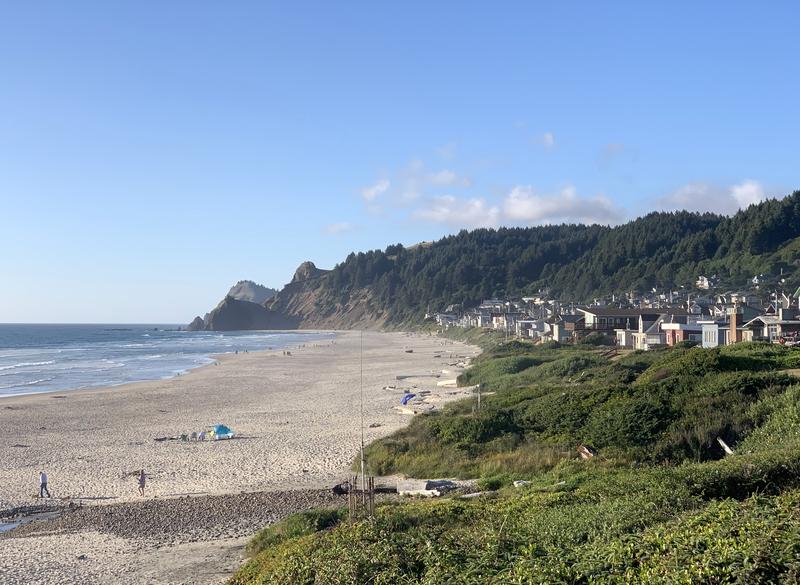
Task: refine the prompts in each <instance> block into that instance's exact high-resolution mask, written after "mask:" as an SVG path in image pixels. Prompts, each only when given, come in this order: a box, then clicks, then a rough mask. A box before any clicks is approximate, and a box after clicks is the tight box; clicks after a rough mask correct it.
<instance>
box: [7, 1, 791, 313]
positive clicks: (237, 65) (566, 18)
mask: <svg viewBox="0 0 800 585" xmlns="http://www.w3.org/2000/svg"><path fill="white" fill-rule="evenodd" d="M34 4H35V7H34ZM114 4H115V6H114V7H113V8H111V7H110V5H109V4H108V3H101V2H96V3H89V2H70V3H64V2H52V3H47V2H38V3H18V5H17V6H16V7H12V6H11V5H10V4H7V5H5V6H4V7H3V10H2V18H0V51H1V52H2V55H3V59H2V61H0V226H1V229H0V246H1V249H2V250H3V262H2V269H0V274H1V275H2V280H0V322H188V321H189V320H190V319H191V318H192V317H193V316H194V315H195V314H198V313H201V314H202V313H203V312H205V311H206V310H208V309H209V308H210V307H211V306H213V305H214V304H215V303H216V302H217V301H218V300H219V299H220V298H221V297H222V295H223V294H224V292H225V291H226V290H227V288H228V287H229V286H230V285H231V284H233V283H234V282H235V281H237V280H239V279H242V278H249V279H253V280H256V281H258V282H262V283H264V284H267V285H270V286H276V287H279V286H281V285H282V284H284V283H285V282H287V281H288V280H289V279H290V278H291V275H292V272H293V270H294V268H295V267H296V266H297V265H298V264H299V263H300V262H302V261H303V260H313V261H314V262H315V263H317V265H318V266H321V267H331V266H332V265H333V264H335V263H336V262H337V261H339V260H342V259H343V258H344V257H345V256H346V255H347V254H348V253H349V252H350V251H353V250H366V249H371V248H383V247H385V246H386V245H387V244H390V243H396V242H401V243H404V244H412V243H415V242H418V241H421V240H431V239H436V238H439V237H441V236H443V235H445V234H448V233H453V232H456V231H458V230H459V229H461V228H464V227H466V228H472V227H477V226H490V227H492V226H498V225H537V224H541V223H551V222H562V221H569V222H579V221H583V222H591V221H597V222H600V223H612V224H613V223H619V222H622V221H625V220H627V219H631V218H633V217H636V216H637V215H641V214H643V213H646V212H648V211H650V210H653V209H675V208H682V207H685V208H690V209H698V210H717V211H720V212H725V213H730V212H732V211H735V209H737V208H738V207H739V206H741V205H747V204H748V203H750V202H753V201H757V200H759V199H763V198H764V197H769V196H779V195H782V194H785V193H787V192H790V191H792V190H794V189H797V188H800V181H798V176H797V175H798V169H800V164H798V163H800V156H798V155H799V154H800V147H798V137H800V107H799V106H798V96H800V91H799V90H800V58H798V57H799V56H798V49H797V42H796V30H797V22H798V17H800V8H798V5H797V4H796V3H793V2H784V3H781V2H775V3H770V5H769V8H768V9H767V7H765V6H764V5H761V6H758V5H757V3H753V2H724V3H723V2H707V3H698V2H670V3H658V4H657V5H656V4H655V3H642V2H629V3H621V2H619V3H591V4H590V3H547V4H545V3H533V2H519V3H512V2H509V3H493V4H491V5H490V4H489V3H478V2H475V3H468V2H440V3H436V6H432V4H433V3H429V2H418V3H417V2H402V3H401V2H396V3H375V2H363V3H361V2H348V3H333V2H317V3H310V2H295V3H288V2H283V3H277V2H276V3H267V2H252V3H247V2H236V3H216V2H183V3H182V2H168V3H166V2H136V3H134V2H129V3H123V2H119V3H114ZM345 4H346V5H345ZM556 4H558V6H556Z"/></svg>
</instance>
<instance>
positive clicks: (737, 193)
mask: <svg viewBox="0 0 800 585" xmlns="http://www.w3.org/2000/svg"><path fill="white" fill-rule="evenodd" d="M767 197H768V195H767V193H766V192H765V190H764V187H763V186H762V185H761V183H759V182H758V181H753V180H750V179H748V180H746V181H742V182H741V183H739V184H736V185H731V186H729V187H721V186H719V185H714V184H712V183H703V182H697V183H688V184H686V185H683V186H682V187H680V188H678V189H676V190H675V191H673V192H672V193H670V194H669V195H667V196H665V197H662V198H660V199H658V201H657V205H658V206H659V207H660V208H661V209H667V210H679V209H686V210H689V211H711V212H713V213H723V214H728V215H730V214H733V213H736V212H737V211H739V210H740V209H744V208H746V207H748V206H750V205H752V204H754V203H759V202H761V201H764V200H765V199H767Z"/></svg>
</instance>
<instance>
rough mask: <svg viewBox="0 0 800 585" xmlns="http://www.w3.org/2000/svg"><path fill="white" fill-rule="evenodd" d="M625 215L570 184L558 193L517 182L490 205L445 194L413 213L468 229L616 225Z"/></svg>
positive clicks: (420, 218)
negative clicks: (497, 202)
mask: <svg viewBox="0 0 800 585" xmlns="http://www.w3.org/2000/svg"><path fill="white" fill-rule="evenodd" d="M625 215H626V214H625V211H624V210H623V209H620V208H618V207H616V206H615V205H614V204H613V203H612V202H611V200H610V199H608V198H607V197H604V196H602V195H596V196H594V197H580V196H578V194H577V192H576V191H575V188H574V187H572V186H567V187H565V188H564V189H562V190H561V191H560V192H558V193H554V194H550V195H541V194H537V193H536V192H535V191H534V189H533V187H531V186H524V185H518V186H516V187H514V188H513V189H512V190H511V192H510V193H509V194H508V195H507V196H506V197H505V198H504V199H503V202H502V205H493V204H491V203H487V201H486V200H485V199H481V198H470V199H459V198H457V197H453V196H452V195H445V196H442V197H434V198H432V199H431V200H430V201H429V203H428V205H427V206H425V207H422V208H420V209H417V210H416V211H415V212H414V215H413V216H414V218H416V219H419V220H423V221H429V222H433V223H441V224H447V225H452V226H455V227H464V228H470V227H497V226H499V225H538V224H557V223H587V224H592V223H600V224H616V223H619V222H620V221H623V220H624V219H625Z"/></svg>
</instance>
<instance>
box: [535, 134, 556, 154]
mask: <svg viewBox="0 0 800 585" xmlns="http://www.w3.org/2000/svg"><path fill="white" fill-rule="evenodd" d="M536 142H537V143H538V144H541V145H542V146H543V147H545V148H546V149H548V150H550V149H551V148H555V146H556V137H555V135H554V134H553V133H552V132H545V133H544V134H542V135H540V136H537V137H536Z"/></svg>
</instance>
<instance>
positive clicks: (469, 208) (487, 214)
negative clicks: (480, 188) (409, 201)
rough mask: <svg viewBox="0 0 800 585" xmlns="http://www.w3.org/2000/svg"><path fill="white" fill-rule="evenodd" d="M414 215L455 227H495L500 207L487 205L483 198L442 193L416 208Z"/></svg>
mask: <svg viewBox="0 0 800 585" xmlns="http://www.w3.org/2000/svg"><path fill="white" fill-rule="evenodd" d="M414 217H415V218H417V219H421V220H424V221H430V222H433V223H443V224H447V225H451V226H455V227H495V226H497V225H498V223H499V219H500V208H498V207H496V206H490V205H488V204H487V203H486V201H484V200H483V199H478V198H473V199H458V198H456V197H453V196H452V195H442V196H439V197H434V198H433V199H432V200H431V201H430V203H429V205H428V206H427V207H424V208H421V209H418V210H416V211H415V212H414Z"/></svg>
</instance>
